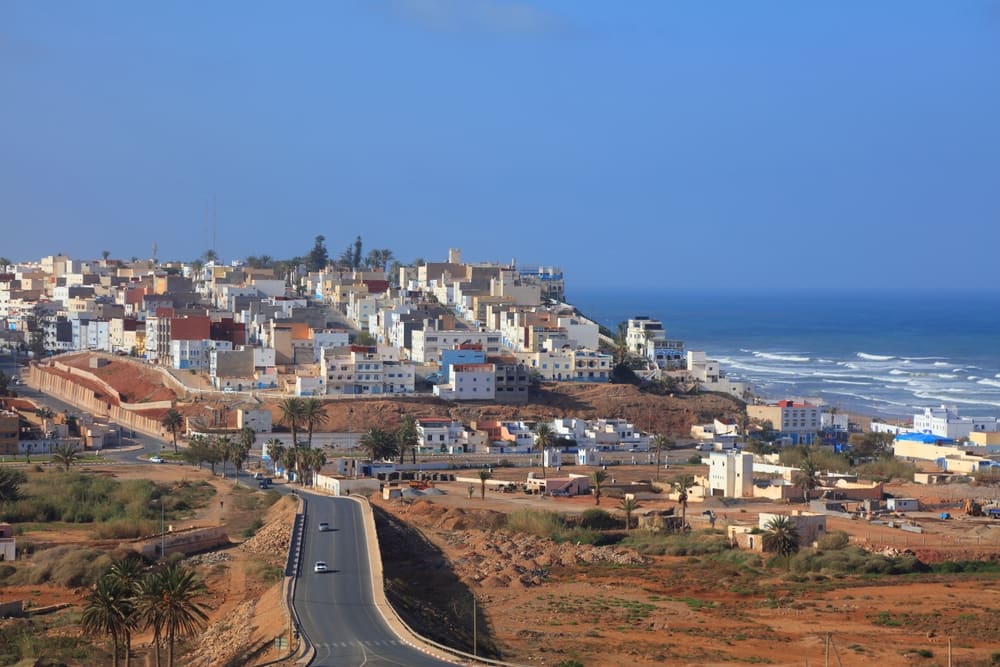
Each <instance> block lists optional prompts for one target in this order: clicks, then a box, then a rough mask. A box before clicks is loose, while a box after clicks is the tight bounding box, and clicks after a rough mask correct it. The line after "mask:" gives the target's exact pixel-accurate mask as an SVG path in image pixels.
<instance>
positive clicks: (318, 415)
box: [302, 398, 330, 449]
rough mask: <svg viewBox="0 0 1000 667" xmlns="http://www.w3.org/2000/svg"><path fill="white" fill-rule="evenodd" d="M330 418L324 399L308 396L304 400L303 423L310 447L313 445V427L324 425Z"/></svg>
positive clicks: (307, 443)
mask: <svg viewBox="0 0 1000 667" xmlns="http://www.w3.org/2000/svg"><path fill="white" fill-rule="evenodd" d="M329 420H330V416H329V415H327V414H326V404H325V403H323V401H321V400H319V399H318V398H307V399H305V400H304V401H302V423H303V424H304V425H305V427H306V429H307V433H308V438H307V440H306V445H307V446H308V447H309V448H310V449H312V446H313V445H312V443H313V429H314V428H315V427H317V426H323V425H324V424H326V423H327V422H328V421H329Z"/></svg>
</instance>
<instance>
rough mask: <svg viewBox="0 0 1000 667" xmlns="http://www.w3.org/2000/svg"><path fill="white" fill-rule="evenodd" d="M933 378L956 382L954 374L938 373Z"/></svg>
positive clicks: (956, 377)
mask: <svg viewBox="0 0 1000 667" xmlns="http://www.w3.org/2000/svg"><path fill="white" fill-rule="evenodd" d="M935 377H939V378H941V379H942V380H957V379H958V376H957V375H955V374H954V373H938V374H937V375H936V376H935Z"/></svg>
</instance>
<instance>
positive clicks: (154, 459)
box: [149, 456, 163, 463]
mask: <svg viewBox="0 0 1000 667" xmlns="http://www.w3.org/2000/svg"><path fill="white" fill-rule="evenodd" d="M149 462H150V463H163V457H162V456H150V457H149Z"/></svg>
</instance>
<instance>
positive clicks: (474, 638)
mask: <svg viewBox="0 0 1000 667" xmlns="http://www.w3.org/2000/svg"><path fill="white" fill-rule="evenodd" d="M472 656H473V657H478V656H479V637H478V632H477V631H476V594H475V593H473V594H472Z"/></svg>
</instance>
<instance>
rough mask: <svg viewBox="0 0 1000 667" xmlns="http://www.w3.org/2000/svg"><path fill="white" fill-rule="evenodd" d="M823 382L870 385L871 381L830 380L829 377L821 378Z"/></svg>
mask: <svg viewBox="0 0 1000 667" xmlns="http://www.w3.org/2000/svg"><path fill="white" fill-rule="evenodd" d="M823 382H828V383H830V384H855V385H859V386H861V387H870V386H872V383H871V382H854V381H853V380H831V379H830V378H823Z"/></svg>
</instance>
